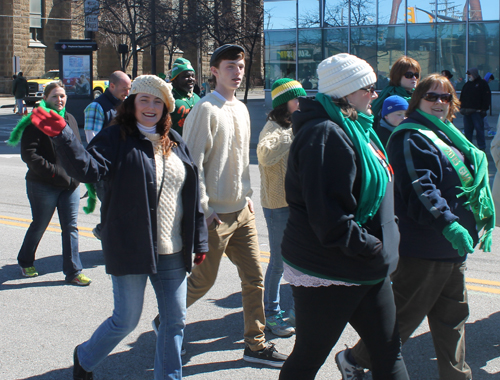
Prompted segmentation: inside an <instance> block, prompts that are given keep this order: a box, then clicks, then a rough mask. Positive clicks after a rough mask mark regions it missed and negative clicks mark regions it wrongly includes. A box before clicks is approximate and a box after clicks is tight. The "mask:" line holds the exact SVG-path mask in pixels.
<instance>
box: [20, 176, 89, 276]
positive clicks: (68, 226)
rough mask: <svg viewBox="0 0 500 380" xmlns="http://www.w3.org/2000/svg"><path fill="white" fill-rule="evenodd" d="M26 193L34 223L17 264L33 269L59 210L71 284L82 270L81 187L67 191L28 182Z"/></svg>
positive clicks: (64, 269) (64, 263) (64, 266)
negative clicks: (43, 241) (39, 249)
mask: <svg viewBox="0 0 500 380" xmlns="http://www.w3.org/2000/svg"><path fill="white" fill-rule="evenodd" d="M26 192H27V194H28V199H29V202H30V205H31V215H32V219H33V221H32V222H31V224H30V226H29V228H28V231H27V232H26V235H25V236H24V241H23V245H22V246H21V249H20V250H19V254H18V256H17V262H18V263H19V265H20V266H21V267H23V268H29V267H31V266H33V263H34V262H35V252H36V249H37V247H38V244H39V243H40V240H41V239H42V236H43V234H44V233H45V230H46V229H47V226H48V225H49V223H50V220H51V219H52V215H54V211H55V210H56V207H57V213H58V215H59V222H60V223H61V230H62V234H61V235H62V246H63V247H62V254H63V273H64V274H65V275H66V281H68V282H70V281H71V280H73V279H74V278H75V277H76V276H78V275H79V274H80V272H81V271H82V263H81V261H80V252H79V251H78V227H77V220H78V207H79V205H80V188H79V187H77V188H76V189H74V190H66V189H63V188H59V187H55V186H51V185H45V184H42V183H38V182H33V181H26Z"/></svg>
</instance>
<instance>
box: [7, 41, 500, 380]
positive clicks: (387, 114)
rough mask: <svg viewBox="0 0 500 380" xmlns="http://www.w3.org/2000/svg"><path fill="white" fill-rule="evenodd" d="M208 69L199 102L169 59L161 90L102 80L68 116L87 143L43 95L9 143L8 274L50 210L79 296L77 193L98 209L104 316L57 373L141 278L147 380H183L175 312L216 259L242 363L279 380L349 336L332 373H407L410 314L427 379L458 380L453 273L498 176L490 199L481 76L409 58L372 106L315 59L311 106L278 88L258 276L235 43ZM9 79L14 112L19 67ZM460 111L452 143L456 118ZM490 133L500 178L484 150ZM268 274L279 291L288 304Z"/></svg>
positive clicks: (212, 275)
mask: <svg viewBox="0 0 500 380" xmlns="http://www.w3.org/2000/svg"><path fill="white" fill-rule="evenodd" d="M210 71H211V74H212V77H211V79H210V81H211V83H212V84H213V87H214V91H213V92H210V93H205V94H204V95H205V96H203V97H202V98H200V96H199V95H198V94H197V93H196V92H197V91H196V79H195V78H196V72H195V70H194V68H193V66H192V65H191V63H190V62H189V61H188V60H187V59H184V58H178V59H177V60H175V62H174V64H173V68H172V70H171V73H170V74H171V75H170V81H169V83H167V81H165V80H164V79H163V78H161V77H160V76H154V75H141V76H139V77H137V78H135V79H134V80H133V81H131V80H130V78H129V77H128V76H127V75H126V74H125V73H123V72H121V71H116V72H114V73H112V74H111V76H110V79H109V82H110V84H109V87H108V88H107V89H106V91H105V92H104V93H103V94H102V95H101V96H100V97H99V98H97V99H95V100H94V101H93V102H91V103H90V105H89V106H88V107H87V108H86V109H85V111H84V114H85V127H84V130H85V135H86V138H87V142H88V146H87V147H86V148H84V146H83V144H82V142H81V140H80V134H79V131H78V126H77V125H76V121H75V119H74V117H73V116H72V115H70V114H69V113H68V112H66V109H65V108H66V101H67V96H66V93H65V90H64V86H63V85H62V83H61V82H53V83H51V84H49V85H47V86H46V87H45V91H44V96H43V100H42V102H41V103H40V105H39V106H38V107H37V108H35V109H34V110H33V112H31V113H30V114H27V115H25V116H24V117H23V118H22V119H21V120H20V122H19V123H18V125H17V126H16V128H15V129H14V131H13V132H12V134H11V137H10V139H9V144H11V145H17V144H18V143H21V157H22V159H23V161H25V162H26V164H27V166H28V173H27V175H26V186H27V194H28V199H29V202H30V205H31V211H32V215H33V221H32V223H31V225H30V227H29V229H28V231H27V233H26V236H25V238H24V242H23V244H22V246H21V249H20V251H19V255H18V263H19V266H20V268H21V273H22V275H23V276H25V277H35V276H37V275H38V272H37V270H36V268H35V264H34V263H35V253H36V248H37V246H38V243H39V242H40V240H41V238H42V236H43V233H44V232H45V230H46V228H47V226H48V223H49V222H50V219H51V217H52V215H53V213H54V211H55V209H56V208H57V210H58V213H59V218H60V221H61V229H62V238H63V250H62V251H63V273H64V275H65V279H66V281H67V282H68V283H71V284H75V285H81V286H85V285H89V284H90V283H91V280H90V279H89V278H88V277H86V276H85V275H84V274H83V273H82V264H81V261H80V256H79V250H78V232H77V215H78V205H79V200H80V196H79V194H80V193H79V183H80V182H82V183H85V185H86V187H87V190H88V196H89V203H88V206H87V209H86V212H90V211H92V209H93V208H94V207H95V204H96V201H95V200H96V198H98V199H99V200H100V201H101V223H100V224H99V225H98V226H96V227H95V228H94V230H93V233H94V235H95V236H96V238H98V239H99V240H100V241H101V243H102V250H103V254H104V258H105V267H106V272H107V273H108V274H110V275H111V280H112V285H113V295H114V310H113V313H112V315H111V316H110V317H109V318H108V319H106V320H105V321H103V322H102V324H101V325H100V326H99V327H98V328H97V329H96V330H95V331H94V333H93V334H92V335H91V337H90V338H89V339H88V340H87V341H86V342H84V343H81V344H79V345H77V346H76V347H75V349H74V353H73V358H74V368H73V378H74V379H75V380H93V370H94V369H95V368H96V367H97V366H98V365H99V364H100V363H101V362H102V361H103V360H104V359H105V358H106V357H107V356H108V355H109V353H110V352H111V351H112V350H113V348H114V347H115V346H116V345H117V344H118V343H119V342H120V341H121V340H122V339H124V338H125V337H126V336H127V335H128V334H129V333H130V332H131V331H133V330H134V329H135V327H136V326H137V324H138V322H139V318H140V315H141V311H142V306H143V301H144V289H145V286H146V283H147V281H148V279H149V281H150V282H151V284H152V285H153V288H154V291H155V294H156V299H157V303H158V311H159V314H158V315H157V316H156V318H155V319H154V320H153V322H152V325H153V329H154V331H155V332H156V335H157V343H156V353H155V364H154V378H155V379H157V380H160V379H181V378H182V359H181V356H182V355H183V351H184V347H183V338H184V329H185V325H186V314H187V309H188V308H189V306H191V305H192V304H193V303H194V302H196V301H197V300H199V299H200V298H202V297H203V296H204V295H205V294H206V293H207V292H208V291H209V290H210V288H211V287H212V286H213V285H214V283H215V281H216V279H217V274H218V270H219V266H220V262H221V258H222V255H223V254H226V255H227V257H228V258H229V260H230V261H231V262H232V263H233V264H234V265H235V266H236V268H237V271H238V275H239V277H240V282H241V295H242V306H243V320H244V326H243V338H244V344H245V347H244V351H243V360H245V361H247V362H250V363H258V364H264V365H269V366H272V367H278V368H281V371H280V374H279V378H280V379H282V380H295V379H297V380H308V379H314V378H315V376H316V374H317V372H318V371H319V369H320V368H321V366H322V365H323V363H324V362H325V360H326V358H327V357H328V355H329V354H330V352H331V351H332V349H333V347H334V346H335V344H336V343H337V341H338V339H339V338H340V336H341V334H342V332H343V330H344V329H345V327H346V325H347V324H350V325H352V327H353V328H354V329H355V330H356V331H357V332H358V334H359V336H360V338H361V339H360V341H359V342H358V343H357V344H356V345H355V346H354V347H352V348H346V349H345V350H343V351H340V352H338V353H337V354H336V355H335V360H336V363H337V366H338V368H339V371H340V372H341V374H342V378H343V380H362V379H364V378H365V376H366V369H369V370H370V371H371V374H372V378H373V379H374V380H391V379H394V380H406V379H408V378H409V376H408V373H407V370H406V366H405V360H404V359H403V353H404V348H402V345H403V344H404V343H405V342H406V341H407V340H408V339H409V337H410V336H411V334H412V333H413V332H414V331H415V330H416V329H417V327H418V326H419V325H420V324H421V322H422V321H423V320H424V319H425V318H427V319H428V322H429V327H430V331H431V334H432V338H433V342H434V347H435V350H436V358H437V364H438V371H439V378H440V379H441V380H470V379H472V374H471V370H470V367H469V366H468V365H467V363H466V361H465V323H466V321H467V319H468V316H469V304H468V299H467V289H466V287H465V275H464V271H465V263H466V260H467V256H468V254H470V253H473V252H474V251H475V250H482V251H484V252H489V251H490V250H491V241H492V231H493V228H494V226H495V223H496V214H495V204H497V203H498V204H500V197H498V196H495V194H500V179H498V178H495V184H496V185H495V186H496V188H495V186H494V189H493V192H492V191H491V189H490V186H489V177H488V163H487V159H486V154H485V152H484V151H485V149H486V143H485V130H484V126H485V120H487V119H486V112H487V111H488V109H489V108H490V107H491V91H490V89H489V86H488V82H489V81H491V80H493V79H494V77H493V75H492V74H491V73H487V74H486V75H485V77H484V79H482V78H481V76H480V75H479V71H478V69H477V68H470V69H469V70H468V71H467V75H468V78H469V80H468V82H467V83H466V84H465V85H464V87H463V89H462V91H461V94H460V97H458V96H457V94H456V92H455V89H454V85H453V83H452V82H451V78H452V77H453V74H451V72H450V71H448V70H443V71H442V72H441V73H440V74H437V73H436V74H430V75H428V76H426V77H425V78H422V69H421V67H420V64H419V63H418V62H417V61H416V60H415V59H412V58H410V57H407V56H402V57H400V58H399V59H398V60H397V61H396V62H395V63H394V64H393V66H392V68H391V71H390V74H389V79H390V82H389V84H388V86H387V87H385V88H384V89H383V90H382V91H381V92H380V93H377V92H376V84H377V76H376V74H375V72H374V70H373V68H372V67H371V66H370V65H369V64H368V63H367V62H366V61H364V60H362V59H360V58H358V57H356V56H354V55H351V54H346V53H341V54H336V55H333V56H331V57H329V58H327V59H325V60H323V61H322V62H321V63H320V64H319V65H318V67H317V78H318V82H317V87H318V91H317V93H316V94H315V95H314V96H310V97H308V94H307V93H306V91H305V88H304V86H303V84H301V83H300V82H298V81H296V80H293V79H290V78H281V79H278V80H276V81H275V82H274V83H273V85H272V88H271V98H272V110H271V111H270V113H269V114H268V117H267V121H266V124H265V125H264V126H263V128H262V131H261V133H260V135H259V142H258V145H257V158H258V164H259V172H260V177H261V205H262V207H263V211H264V216H265V220H266V223H267V228H268V235H269V245H270V261H269V265H268V266H267V270H266V273H265V275H264V273H263V271H262V267H261V264H260V248H259V243H258V234H257V228H256V223H255V213H254V211H255V210H254V205H253V202H252V199H251V196H252V188H251V184H250V171H249V165H250V158H249V154H250V149H249V147H250V130H251V129H250V116H249V113H248V110H247V108H246V106H245V105H244V104H243V103H242V102H241V101H239V100H238V99H236V97H235V91H236V90H237V89H238V88H239V87H240V85H241V83H242V80H243V76H244V72H245V51H244V49H243V48H242V47H241V46H238V45H229V44H228V45H223V46H221V47H219V48H217V49H216V50H215V51H214V53H213V54H212V57H211V60H210ZM13 84H14V85H13V92H14V94H15V98H16V106H17V112H18V114H23V113H24V112H23V111H24V110H25V109H26V108H25V107H26V106H25V105H24V102H23V98H24V97H25V96H26V95H27V93H28V86H27V82H26V79H25V78H24V77H23V75H22V73H19V75H18V76H17V77H16V78H14V83H13ZM306 87H307V86H306ZM203 89H204V90H205V91H204V92H207V91H206V86H203ZM198 92H199V88H198ZM14 112H16V109H14ZM457 113H460V114H462V115H463V118H464V133H463V134H462V133H461V132H460V131H459V130H458V129H457V128H456V127H455V126H454V125H453V120H454V118H455V117H456V116H455V115H456V114H457ZM474 132H475V136H476V144H477V147H476V146H475V145H474V144H473V143H472V141H473V136H474ZM490 136H492V137H493V136H494V137H495V138H494V140H493V142H492V145H491V152H492V156H493V158H494V161H495V164H497V166H499V167H500V153H498V152H500V148H499V147H500V137H499V135H496V136H495V133H492V134H491V135H490ZM113 189H120V191H113ZM138 220H141V221H143V222H142V223H141V224H138V223H137V221H138ZM193 254H194V257H193ZM283 278H284V279H285V280H286V281H287V282H288V283H289V284H290V286H291V288H292V294H293V300H292V301H291V305H292V307H291V309H290V310H288V311H285V310H283V309H282V302H281V299H280V290H281V289H280V283H281V281H282V279H283ZM311 321H314V323H311ZM265 330H268V331H270V332H271V333H272V334H274V335H276V336H280V337H290V336H292V335H295V343H294V347H293V351H292V352H291V353H290V355H289V356H287V355H285V354H283V353H280V352H279V351H278V350H277V348H276V346H275V345H274V344H273V343H271V342H267V341H266V337H265ZM412 359H413V358H411V357H410V358H406V360H412Z"/></svg>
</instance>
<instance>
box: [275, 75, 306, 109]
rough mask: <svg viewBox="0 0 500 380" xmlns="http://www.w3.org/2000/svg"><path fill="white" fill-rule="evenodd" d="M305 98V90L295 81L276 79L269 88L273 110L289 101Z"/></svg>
mask: <svg viewBox="0 0 500 380" xmlns="http://www.w3.org/2000/svg"><path fill="white" fill-rule="evenodd" d="M299 96H307V93H306V90H304V88H303V87H302V85H301V84H300V83H299V82H297V81H296V80H293V79H289V78H282V79H278V80H277V81H276V82H274V83H273V86H272V87H271V97H272V99H273V108H276V107H278V106H280V105H282V104H285V103H286V102H288V101H289V100H292V99H295V98H298V97H299Z"/></svg>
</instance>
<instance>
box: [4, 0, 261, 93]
mask: <svg viewBox="0 0 500 380" xmlns="http://www.w3.org/2000/svg"><path fill="white" fill-rule="evenodd" d="M83 1H84V0H2V1H0V46H2V48H3V54H0V94H1V93H10V92H11V84H12V75H13V74H15V73H16V71H19V70H20V71H23V72H24V75H25V76H26V77H27V78H28V79H30V78H37V77H40V76H41V75H43V74H44V73H45V72H47V71H49V70H53V69H58V68H59V55H58V53H57V52H56V51H55V50H54V44H55V43H56V42H57V41H59V40H60V39H83V38H84V37H85V32H84V30H83V28H82V26H81V25H80V24H81V20H82V12H83V8H82V4H83ZM257 1H259V0H257ZM240 4H241V3H240ZM232 6H234V4H233V5H232ZM95 36H96V41H97V44H98V47H99V50H98V51H97V52H95V53H94V64H93V66H94V78H107V77H108V76H109V74H110V73H112V72H113V71H115V70H119V69H120V68H121V58H120V55H119V54H118V51H117V48H116V47H115V46H112V45H110V44H109V43H107V42H106V41H104V40H103V39H102V38H101V37H100V35H99V33H95ZM180 48H182V49H183V50H182V51H181V50H179V51H178V52H177V54H175V55H174V57H173V60H175V59H176V58H177V57H179V56H184V57H185V58H187V59H189V60H191V62H192V63H193V66H194V67H195V69H196V70H197V74H198V80H199V81H200V82H201V81H204V80H206V78H207V77H208V76H209V67H208V62H209V60H210V52H208V53H207V52H205V53H202V52H201V49H196V48H193V47H190V46H186V47H183V46H182V47H180ZM261 49H262V47H261V44H260V43H259V48H258V54H256V56H255V59H254V66H253V69H252V77H255V78H257V80H256V81H254V82H255V83H257V84H259V82H260V81H261V78H262V76H263V72H262V70H263V62H262V59H263V57H262V52H261ZM156 50H157V53H156V54H157V59H156V73H167V72H168V63H169V60H170V57H169V56H168V53H167V49H164V48H163V47H162V46H158V47H157V49H156ZM149 51H150V50H149V49H145V51H140V52H139V54H138V72H137V74H138V75H141V74H146V73H150V72H151V69H150V68H151V55H150V54H149ZM173 60H172V61H173ZM15 62H17V68H16V64H15ZM131 70H132V67H131V65H129V66H128V67H127V72H128V73H131Z"/></svg>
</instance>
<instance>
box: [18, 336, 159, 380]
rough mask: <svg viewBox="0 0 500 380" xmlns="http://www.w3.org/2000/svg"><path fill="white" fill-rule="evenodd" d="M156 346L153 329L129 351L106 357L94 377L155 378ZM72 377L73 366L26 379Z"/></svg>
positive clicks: (53, 379)
mask: <svg viewBox="0 0 500 380" xmlns="http://www.w3.org/2000/svg"><path fill="white" fill-rule="evenodd" d="M155 348H156V335H155V334H154V333H153V332H152V331H149V332H146V333H144V334H141V335H140V336H139V338H138V339H137V340H136V341H135V342H134V343H133V344H131V349H130V350H129V351H125V352H118V353H116V354H112V355H109V356H108V357H107V358H106V359H104V360H103V362H102V363H101V364H100V365H99V366H98V367H97V368H96V369H95V370H94V377H95V378H96V379H106V380H122V379H131V380H132V379H133V380H135V379H137V380H139V379H153V377H154V374H153V367H154V355H155ZM72 355H73V352H69V353H68V357H71V358H72ZM71 360H72V359H71ZM72 378H73V367H70V368H61V369H57V370H54V371H50V372H47V373H44V374H42V375H36V376H32V377H27V378H25V379H24V380H67V379H72Z"/></svg>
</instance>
